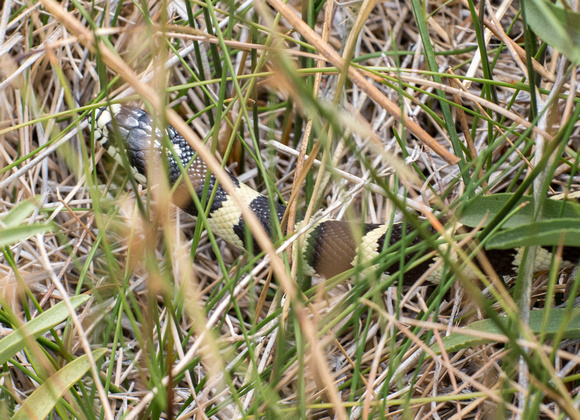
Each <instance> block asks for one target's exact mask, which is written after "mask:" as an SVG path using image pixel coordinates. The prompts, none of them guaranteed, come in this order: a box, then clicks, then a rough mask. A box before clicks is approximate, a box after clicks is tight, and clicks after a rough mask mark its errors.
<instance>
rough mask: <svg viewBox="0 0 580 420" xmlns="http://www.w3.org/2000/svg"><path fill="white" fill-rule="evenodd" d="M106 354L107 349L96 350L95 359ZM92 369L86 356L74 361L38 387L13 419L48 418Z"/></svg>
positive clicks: (94, 352)
mask: <svg viewBox="0 0 580 420" xmlns="http://www.w3.org/2000/svg"><path fill="white" fill-rule="evenodd" d="M106 352H107V349H99V350H95V351H93V358H94V359H95V360H98V359H100V358H101V357H103V355H104V354H105V353H106ZM90 368H91V365H90V363H89V358H88V357H87V355H86V354H85V355H84V356H81V357H78V358H77V359H75V360H73V361H72V362H70V363H69V364H67V365H66V366H65V367H63V368H62V369H61V370H59V371H58V372H56V373H55V374H53V375H52V376H51V377H50V378H48V379H47V380H46V381H45V382H44V383H43V384H42V385H41V386H40V387H38V389H37V390H36V391H34V392H33V393H32V394H31V395H30V397H28V398H27V399H26V401H24V403H23V404H22V407H20V409H19V410H18V411H17V412H16V414H14V416H13V417H12V420H20V419H30V418H37V419H44V418H46V417H47V416H48V415H49V414H50V412H51V411H52V410H53V408H54V406H55V405H56V404H57V403H58V401H59V400H60V399H61V398H62V396H63V395H64V393H65V392H66V391H67V390H68V389H69V388H70V387H72V386H73V385H74V384H75V383H77V382H78V381H80V380H81V379H82V377H83V376H85V375H86V373H87V372H88V371H89V369H90Z"/></svg>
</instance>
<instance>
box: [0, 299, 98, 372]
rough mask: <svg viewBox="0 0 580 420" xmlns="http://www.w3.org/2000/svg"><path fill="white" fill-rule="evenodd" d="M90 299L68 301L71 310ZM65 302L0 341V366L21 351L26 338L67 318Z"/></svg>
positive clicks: (43, 331)
mask: <svg viewBox="0 0 580 420" xmlns="http://www.w3.org/2000/svg"><path fill="white" fill-rule="evenodd" d="M89 299H90V296H89V295H81V296H74V297H72V298H71V299H70V302H71V305H72V306H73V308H78V307H79V306H81V305H82V304H84V303H85V302H87V301H88V300H89ZM69 315H70V313H69V311H68V308H67V307H66V304H65V302H60V303H58V304H56V305H55V306H54V307H52V308H50V309H49V310H48V311H45V312H43V313H42V314H40V315H38V316H37V317H36V318H34V319H33V320H31V321H30V322H28V323H26V324H25V325H23V326H22V327H21V328H19V329H17V330H16V331H14V332H13V333H10V334H9V335H7V336H6V337H4V338H3V339H2V340H0V365H2V364H4V363H6V362H7V361H8V359H10V358H11V357H12V356H14V355H15V354H16V353H18V352H19V351H20V350H22V349H23V348H24V347H25V346H26V344H27V337H33V338H37V337H40V336H41V335H42V334H44V333H45V332H46V331H48V330H50V329H51V328H54V327H55V326H57V325H58V324H60V323H61V322H63V321H64V320H65V319H67V318H68V317H69Z"/></svg>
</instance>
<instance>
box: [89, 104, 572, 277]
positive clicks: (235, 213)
mask: <svg viewBox="0 0 580 420" xmlns="http://www.w3.org/2000/svg"><path fill="white" fill-rule="evenodd" d="M152 127H153V120H152V117H151V116H150V115H149V114H148V113H147V112H146V111H144V110H142V109H139V108H135V107H129V106H124V105H123V106H122V105H112V106H110V107H103V108H100V109H98V110H97V111H96V117H95V135H96V140H97V141H98V142H99V143H100V144H101V145H102V146H103V147H105V148H106V149H107V151H108V152H109V154H111V155H112V156H113V157H115V158H116V159H117V160H118V161H120V162H121V163H122V159H121V155H120V153H119V150H118V149H117V148H118V147H124V150H125V152H126V156H127V158H128V161H129V164H130V166H131V168H132V170H133V175H134V176H135V179H136V180H137V181H138V182H140V183H143V184H146V183H147V175H148V168H147V166H148V163H149V162H157V163H156V164H155V166H156V167H162V166H161V165H160V161H161V158H162V154H163V153H165V155H166V157H167V160H168V163H169V174H168V179H169V182H170V184H171V185H173V184H175V183H176V182H178V179H179V177H180V176H181V170H180V168H179V164H178V163H177V161H176V160H175V157H178V158H179V159H180V160H181V164H182V166H183V167H184V168H186V171H187V174H186V176H187V177H188V178H189V180H190V182H191V184H192V186H193V189H194V191H195V193H196V194H197V196H198V197H199V199H200V201H201V198H202V194H203V191H204V185H205V183H206V174H207V166H206V164H205V163H204V162H203V161H202V160H201V159H200V158H199V157H195V152H194V150H193V149H192V148H191V147H190V146H189V144H188V143H187V141H186V140H185V139H184V138H183V137H182V136H181V135H180V134H179V133H178V132H177V131H176V130H175V129H173V128H172V127H167V129H166V133H165V135H166V136H167V138H169V140H170V141H171V143H172V145H173V149H174V152H175V155H174V154H173V153H171V152H170V151H169V150H168V149H167V148H164V147H162V134H163V133H162V132H161V131H160V130H157V132H156V133H155V134H154V133H152V131H153V128H152ZM151 153H154V156H151V155H150V154H151ZM192 159H193V161H192ZM230 176H231V178H232V180H233V182H234V184H235V186H236V188H237V190H238V193H239V194H240V196H241V197H242V198H243V200H244V202H245V203H246V205H247V206H248V207H250V208H251V209H252V210H253V211H254V213H255V214H256V216H257V217H258V220H259V221H260V222H261V224H262V226H263V227H264V229H265V230H266V232H267V233H270V232H271V231H272V229H271V225H272V222H273V220H275V219H278V221H281V219H282V217H283V215H284V211H285V206H284V205H282V204H278V205H277V206H276V208H275V209H274V212H273V211H272V207H271V205H270V200H269V199H268V197H266V196H264V195H262V194H260V193H258V192H257V191H254V190H253V189H251V188H250V187H248V186H246V185H245V184H243V183H242V182H240V181H239V180H238V179H237V178H235V177H234V176H233V175H230ZM215 185H216V178H215V176H214V175H213V174H212V175H210V180H209V191H210V192H211V191H212V190H213V189H214V187H215ZM187 191H188V190H187V189H186V188H179V187H178V188H177V189H176V193H175V194H174V202H175V204H176V205H178V206H179V207H180V208H181V209H182V210H184V211H186V212H187V213H189V214H191V215H192V216H197V207H196V205H195V204H194V200H193V198H192V197H191V196H190V195H189V193H188V192H187ZM273 213H275V216H274V215H273ZM208 225H209V227H210V229H211V230H212V232H213V233H214V234H215V235H217V236H219V237H221V238H222V239H224V240H225V241H226V242H228V243H229V244H231V245H233V246H235V247H237V248H240V249H244V243H245V238H246V232H245V231H246V229H245V226H244V220H243V217H242V212H241V210H240V209H239V208H238V206H237V205H236V204H235V202H234V200H233V199H232V198H231V197H230V196H229V195H228V194H227V193H226V191H225V190H224V189H223V188H222V187H221V186H220V185H219V184H218V185H217V189H216V192H215V197H214V199H213V201H212V203H211V207H210V210H209V215H208ZM352 226H353V224H351V223H349V222H344V221H338V220H329V219H322V220H320V221H318V222H317V223H316V224H315V225H314V226H313V227H312V228H310V229H309V230H308V231H307V232H306V234H305V241H304V247H303V249H302V255H303V258H304V262H305V266H306V267H304V268H305V274H307V275H317V276H321V277H325V278H331V277H334V276H336V275H338V274H341V273H343V272H345V271H347V270H349V269H351V268H353V267H354V266H356V265H357V264H367V265H369V264H368V263H370V262H371V261H373V260H376V257H378V256H379V255H380V254H381V252H382V251H383V248H385V247H390V246H392V245H393V244H395V243H396V242H397V241H399V240H401V238H403V237H404V236H405V235H406V234H407V232H403V227H402V224H394V225H393V226H392V228H391V229H390V231H389V226H388V225H379V224H366V225H364V226H363V229H362V230H363V232H362V237H361V239H360V241H356V240H355V235H354V234H353V229H352ZM358 226H359V229H360V226H361V225H360V224H358ZM296 228H297V229H296V230H298V229H299V226H297V227H296ZM387 235H388V240H387ZM359 236H360V233H359ZM411 237H412V236H411ZM420 241H422V238H421V237H419V236H415V237H414V239H412V241H411V243H407V244H406V246H407V247H410V246H413V245H416V244H418V243H419V242H420ZM257 249H258V247H257V245H256V244H255V243H254V250H257ZM550 250H551V247H546V248H540V249H539V251H538V252H537V255H536V260H535V266H534V269H535V271H543V270H548V269H549V268H550V265H551V261H552V255H551V253H550ZM294 252H296V250H294ZM521 254H522V250H521V249H513V250H507V251H506V250H487V251H486V255H487V257H488V259H489V260H490V261H491V262H492V264H493V267H494V269H495V271H496V273H497V274H498V275H514V274H517V271H518V269H519V266H520V263H521V260H522V255H521ZM415 257H416V256H415V255H413V254H412V253H411V254H410V255H407V256H406V257H405V267H407V263H409V262H410V261H411V260H412V259H414V258H415ZM438 258H439V257H437V256H433V257H432V258H428V259H426V260H425V261H422V262H420V263H419V264H416V265H411V268H406V269H405V272H404V273H403V280H404V283H405V284H407V285H409V284H412V283H414V282H415V281H416V280H417V279H419V277H421V276H422V275H423V273H425V272H426V271H427V270H428V269H429V268H430V266H431V265H433V264H434V263H435V261H436V259H438ZM579 259H580V248H576V247H564V249H563V262H562V264H561V266H562V267H565V266H570V265H573V264H575V263H577V262H578V260H579ZM476 265H478V263H477V261H476ZM399 268H400V263H399V262H395V263H394V264H392V265H391V266H390V267H389V268H388V272H387V273H385V274H384V275H388V274H389V273H395V272H397V271H398V270H399ZM368 269H369V270H374V269H375V267H370V268H368ZM470 271H471V270H467V269H466V270H465V272H464V275H465V276H466V277H472V276H473V273H472V272H470ZM364 274H365V272H363V273H362V275H364ZM442 275H443V265H440V268H439V269H436V270H432V273H430V274H429V275H428V276H427V278H426V279H425V280H426V281H427V282H430V283H434V284H437V283H439V282H440V281H441V278H442Z"/></svg>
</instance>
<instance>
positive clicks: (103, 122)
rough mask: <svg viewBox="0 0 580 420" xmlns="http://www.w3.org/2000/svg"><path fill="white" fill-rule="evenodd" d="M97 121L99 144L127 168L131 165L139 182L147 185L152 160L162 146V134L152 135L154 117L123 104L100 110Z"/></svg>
mask: <svg viewBox="0 0 580 420" xmlns="http://www.w3.org/2000/svg"><path fill="white" fill-rule="evenodd" d="M93 118H94V126H95V139H96V140H97V142H98V143H99V144H101V146H103V147H104V148H105V149H106V150H107V152H108V153H109V154H110V155H111V156H112V157H113V158H115V160H117V161H118V162H119V163H121V164H122V165H123V166H126V165H127V162H128V163H129V166H130V167H131V169H132V172H133V175H135V179H136V180H137V181H138V182H140V183H142V184H146V183H147V179H146V176H147V165H148V164H149V157H150V156H151V152H152V151H153V153H157V152H158V150H159V148H160V146H161V143H160V142H159V140H158V138H160V137H161V135H162V134H161V131H160V130H159V129H157V130H156V133H155V136H153V135H152V134H153V133H152V130H153V128H152V127H153V118H152V117H151V116H150V115H149V114H148V113H147V112H145V111H144V110H142V109H139V108H135V107H131V106H126V105H119V104H114V105H108V106H104V107H101V108H99V109H98V110H97V111H96V114H95V116H94V117H93ZM124 157H126V159H124Z"/></svg>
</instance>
